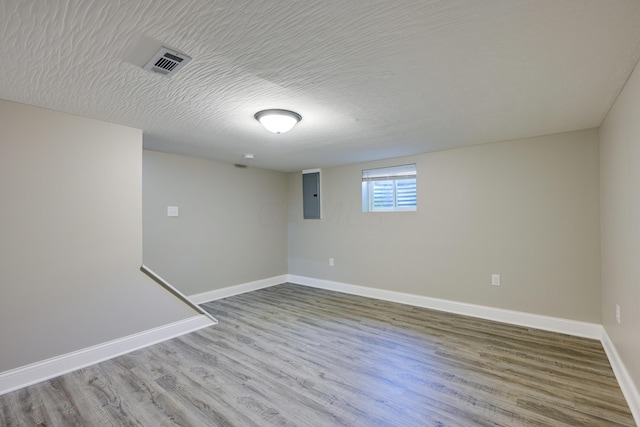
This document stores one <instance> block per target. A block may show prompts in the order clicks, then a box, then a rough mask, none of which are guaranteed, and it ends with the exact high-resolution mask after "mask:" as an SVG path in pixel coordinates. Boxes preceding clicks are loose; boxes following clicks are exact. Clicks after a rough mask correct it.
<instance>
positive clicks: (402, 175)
mask: <svg viewBox="0 0 640 427" xmlns="http://www.w3.org/2000/svg"><path fill="white" fill-rule="evenodd" d="M416 202H417V188H416V165H415V164H410V165H401V166H392V167H388V168H379V169H366V170H363V171H362V211H363V212H393V211H415V210H416Z"/></svg>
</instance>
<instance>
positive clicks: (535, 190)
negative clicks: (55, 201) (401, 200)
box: [289, 130, 600, 323]
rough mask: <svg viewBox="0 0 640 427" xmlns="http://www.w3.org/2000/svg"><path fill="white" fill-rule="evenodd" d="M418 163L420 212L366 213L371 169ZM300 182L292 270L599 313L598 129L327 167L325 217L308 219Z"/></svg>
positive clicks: (427, 292)
mask: <svg viewBox="0 0 640 427" xmlns="http://www.w3.org/2000/svg"><path fill="white" fill-rule="evenodd" d="M410 162H415V163H416V164H417V171H418V211H417V212H398V213H362V212H361V171H362V169H364V168H372V167H382V166H392V165H396V164H405V163H410ZM301 181H302V179H301V175H300V173H292V174H290V179H289V273H290V274H294V275H302V276H309V277H314V278H319V279H326V280H333V281H338V282H344V283H349V284H356V285H362V286H368V287H374V288H381V289H388V290H393V291H400V292H407V293H411V294H417V295H424V296H429V297H435V298H443V299H448V300H454V301H459V302H468V303H474V304H481V305H486V306H491V307H500V308H506V309H511V310H518V311H523V312H529V313H536V314H542V315H549V316H557V317H562V318H568V319H575V320H583V321H589V322H597V323H599V322H600V280H599V279H600V243H599V221H600V218H599V184H598V182H599V164H598V135H597V131H596V130H586V131H579V132H570V133H562V134H556V135H550V136H544V137H539V138H531V139H525V140H518V141H510V142H498V143H493V144H486V145H480V146H474V147H469V148H461V149H456V150H449V151H441V152H436V153H431V154H424V155H419V156H413V157H408V158H401V159H395V160H387V161H380V162H371V163H363V164H355V165H349V166H344V167H337V168H331V169H325V170H323V171H322V197H323V216H324V217H323V219H322V220H302V201H301V196H302V194H301V193H302V190H301ZM329 257H333V258H335V266H334V267H329V265H328V258H329ZM492 273H499V274H501V275H502V286H500V287H495V286H492V285H491V274H492Z"/></svg>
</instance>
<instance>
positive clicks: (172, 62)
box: [142, 47, 191, 77]
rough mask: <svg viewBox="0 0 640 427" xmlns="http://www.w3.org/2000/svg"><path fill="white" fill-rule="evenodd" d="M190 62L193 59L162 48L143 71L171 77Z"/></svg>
mask: <svg viewBox="0 0 640 427" xmlns="http://www.w3.org/2000/svg"><path fill="white" fill-rule="evenodd" d="M190 61H191V58H189V57H188V56H187V55H183V54H181V53H178V52H176V51H173V50H170V49H167V48H166V47H161V48H160V50H158V52H157V53H156V54H155V55H154V56H153V58H151V60H150V61H149V62H147V65H145V66H144V67H142V69H143V70H147V71H153V72H154V73H159V74H162V75H163V76H166V77H171V76H173V75H174V74H175V73H177V72H178V71H179V70H180V69H181V68H182V67H184V66H185V65H187V64H188V63H189V62H190Z"/></svg>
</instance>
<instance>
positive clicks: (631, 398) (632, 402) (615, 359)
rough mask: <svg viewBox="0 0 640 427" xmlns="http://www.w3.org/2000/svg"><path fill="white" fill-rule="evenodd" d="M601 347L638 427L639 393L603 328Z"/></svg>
mask: <svg viewBox="0 0 640 427" xmlns="http://www.w3.org/2000/svg"><path fill="white" fill-rule="evenodd" d="M602 346H603V347H604V351H605V352H606V353H607V357H608V358H609V363H611V368H612V369H613V373H614V374H615V375H616V379H617V380H618V384H620V388H621V389H622V394H624V397H625V399H627V403H628V404H629V409H631V413H632V414H633V418H634V420H635V421H636V424H638V425H639V426H640V393H638V389H637V388H636V386H635V384H634V383H633V380H632V379H631V376H630V375H629V371H627V368H626V367H625V366H624V363H622V359H620V355H619V354H618V351H617V350H616V347H615V346H614V345H613V342H612V341H611V338H609V334H607V330H606V329H604V328H602Z"/></svg>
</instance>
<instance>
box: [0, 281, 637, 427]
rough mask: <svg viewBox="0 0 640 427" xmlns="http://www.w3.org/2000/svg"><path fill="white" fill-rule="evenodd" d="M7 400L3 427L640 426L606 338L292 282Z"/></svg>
mask: <svg viewBox="0 0 640 427" xmlns="http://www.w3.org/2000/svg"><path fill="white" fill-rule="evenodd" d="M203 307H204V308H205V309H206V310H207V311H209V312H211V313H212V314H213V315H214V316H215V317H216V318H217V319H218V320H219V321H220V323H219V324H218V325H217V326H214V327H210V328H206V329H203V330H200V331H198V332H194V333H191V334H188V335H185V336H183V337H180V338H176V339H173V340H170V341H166V342H164V343H160V344H157V345H154V346H151V347H148V348H145V349H142V350H139V351H135V352H133V353H130V354H127V355H125V356H121V357H118V358H116V359H113V360H110V361H106V362H103V363H100V364H98V365H94V366H91V367H88V368H85V369H81V370H79V371H76V372H73V373H70V374H67V375H64V376H61V377H58V378H56V379H53V380H49V381H46V382H43V383H41V384H37V385H34V386H31V387H27V388H25V389H22V390H19V391H16V392H13V393H9V394H7V395H4V396H0V425H2V426H33V425H47V426H76V425H82V426H173V425H180V426H402V427H405V426H465V427H466V426H633V425H635V424H634V421H633V418H632V416H631V414H630V412H629V408H628V406H627V404H626V402H625V400H624V398H623V396H622V392H621V391H620V388H619V386H618V384H617V382H616V380H615V377H614V375H613V372H612V370H611V367H610V365H609V363H608V361H607V358H606V356H605V353H604V351H603V349H602V346H601V345H600V343H599V342H598V341H595V340H588V339H583V338H576V337H571V336H567V335H561V334H555V333H551V332H544V331H539V330H533V329H528V328H521V327H515V326H511V325H506V324H501V323H495V322H490V321H485V320H479V319H475V318H470V317H464V316H458V315H452V314H447V313H441V312H437V311H432V310H426V309H422V308H417V307H411V306H405V305H401V304H394V303H390V302H385V301H378V300H373V299H368V298H362V297H357V296H351V295H346V294H341V293H335V292H329V291H324V290H319V289H313V288H308V287H304V286H297V285H290V284H284V285H279V286H275V287H271V288H267V289H262V290H259V291H254V292H250V293H247V294H243V295H238V296H234V297H231V298H227V299H224V300H219V301H215V302H211V303H208V304H204V305H203Z"/></svg>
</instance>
